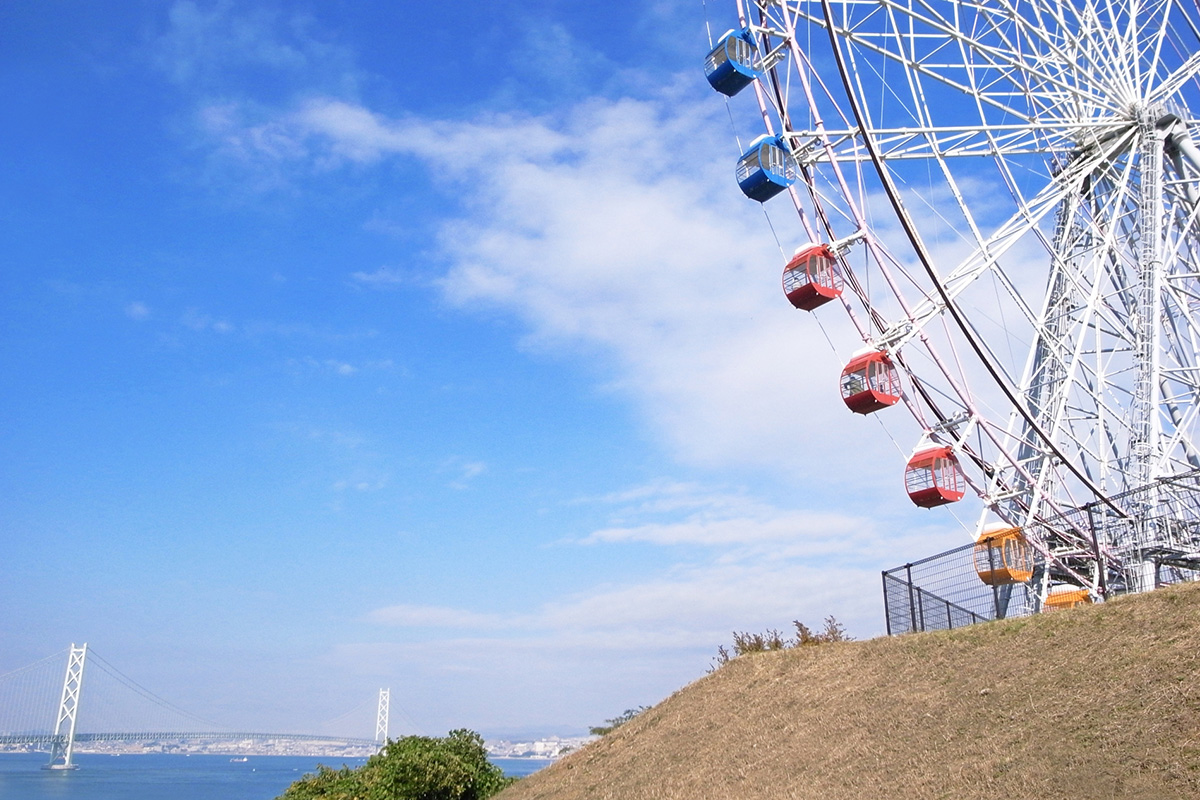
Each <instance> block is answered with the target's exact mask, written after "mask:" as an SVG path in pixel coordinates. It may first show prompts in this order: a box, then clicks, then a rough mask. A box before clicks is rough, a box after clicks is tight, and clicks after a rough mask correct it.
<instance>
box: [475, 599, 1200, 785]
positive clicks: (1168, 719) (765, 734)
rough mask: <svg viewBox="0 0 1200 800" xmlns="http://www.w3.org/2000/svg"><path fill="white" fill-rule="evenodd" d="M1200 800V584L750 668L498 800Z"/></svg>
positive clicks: (778, 656) (648, 716)
mask: <svg viewBox="0 0 1200 800" xmlns="http://www.w3.org/2000/svg"><path fill="white" fill-rule="evenodd" d="M881 797H903V798H953V800H961V799H962V798H985V797H986V798H995V797H1013V798H1074V797H1078V798H1155V800H1158V799H1159V798H1162V799H1164V800H1165V799H1166V798H1200V584H1192V585H1188V586H1179V587H1173V588H1168V589H1162V590H1159V591H1157V592H1153V593H1151V594H1147V595H1142V596H1138V597H1128V598H1120V599H1117V600H1114V601H1112V602H1110V603H1107V604H1104V605H1098V606H1093V607H1089V608H1081V609H1076V610H1073V611H1063V612H1057V613H1053V614H1044V615H1041V616H1038V617H1031V618H1026V619H1019V620H1011V621H1006V622H993V623H988V624H985V625H977V626H974V627H970V628H963V629H960V630H956V631H945V632H938V633H926V634H916V635H907V636H901V637H894V638H881V639H874V640H871V641H866V642H852V643H846V644H830V645H820V646H816V647H805V648H799V649H796V650H789V651H783V652H775V653H762V654H757V655H749V656H742V657H741V658H738V659H735V660H734V661H732V662H731V663H729V664H727V665H726V666H724V667H722V668H721V669H720V670H718V671H716V672H714V673H712V674H711V675H708V676H706V677H704V678H702V679H701V680H699V681H696V682H695V683H693V684H692V685H690V686H688V687H686V688H684V689H682V690H680V691H679V692H676V693H675V694H674V695H672V696H671V697H669V698H668V699H667V700H665V701H663V702H662V703H660V704H659V705H657V706H655V707H654V708H653V709H651V710H649V711H646V712H644V713H643V714H642V715H641V716H639V717H638V718H636V719H635V720H634V721H632V722H630V723H627V724H626V725H625V726H623V727H621V728H620V729H618V730H617V731H616V732H614V733H612V734H610V735H608V736H606V737H604V738H603V739H601V740H599V741H597V742H594V743H593V744H591V745H589V746H587V747H586V748H584V749H582V750H580V751H579V752H577V753H574V754H572V755H570V756H568V757H566V758H564V759H563V760H561V761H559V762H558V763H556V764H554V765H552V766H550V767H548V768H547V769H544V770H542V771H541V772H538V773H536V774H534V775H532V776H530V777H528V778H526V779H524V780H522V781H520V782H519V783H517V784H516V785H515V786H513V787H511V788H509V789H508V790H506V791H505V792H503V793H502V794H500V795H499V800H585V798H586V800H604V799H605V798H619V799H621V800H658V799H659V798H661V799H663V800H705V799H706V798H714V799H715V798H720V800H734V799H736V800H756V798H762V799H763V800H783V799H784V798H822V799H823V800H839V799H840V798H854V800H860V799H861V798H881Z"/></svg>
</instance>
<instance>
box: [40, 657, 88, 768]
mask: <svg viewBox="0 0 1200 800" xmlns="http://www.w3.org/2000/svg"><path fill="white" fill-rule="evenodd" d="M86 663H87V642H84V643H83V646H82V647H76V646H75V644H74V643H72V644H71V651H70V653H69V655H68V656H67V673H66V675H65V676H64V677H63V689H62V699H61V700H60V701H59V704H58V715H57V717H56V721H55V723H54V738H53V747H52V749H51V751H50V762H49V763H48V764H46V769H75V768H76V767H75V762H74V761H72V757H73V756H74V755H75V723H76V722H77V721H78V717H79V696H80V693H81V692H82V691H83V668H84V665H85V664H86ZM64 728H65V730H64Z"/></svg>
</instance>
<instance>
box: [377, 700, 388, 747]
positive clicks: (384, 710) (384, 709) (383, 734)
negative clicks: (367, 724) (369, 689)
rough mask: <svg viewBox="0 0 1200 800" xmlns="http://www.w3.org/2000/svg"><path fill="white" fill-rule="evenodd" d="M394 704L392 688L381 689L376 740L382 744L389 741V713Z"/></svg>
mask: <svg viewBox="0 0 1200 800" xmlns="http://www.w3.org/2000/svg"><path fill="white" fill-rule="evenodd" d="M391 705H392V690H391V689H380V690H379V710H378V711H377V712H376V714H375V741H377V742H379V743H380V744H387V741H388V713H389V712H390V710H391Z"/></svg>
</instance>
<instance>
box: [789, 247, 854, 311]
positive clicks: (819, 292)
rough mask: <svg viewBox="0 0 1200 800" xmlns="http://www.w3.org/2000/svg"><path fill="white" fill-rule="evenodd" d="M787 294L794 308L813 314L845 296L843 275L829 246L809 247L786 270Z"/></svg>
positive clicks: (799, 252)
mask: <svg viewBox="0 0 1200 800" xmlns="http://www.w3.org/2000/svg"><path fill="white" fill-rule="evenodd" d="M783 293H784V294H785V295H787V299H788V301H790V302H791V304H792V305H793V306H795V307H796V308H799V309H803V310H804V311H812V310H813V309H814V308H817V307H818V306H823V305H825V304H826V303H828V302H829V301H830V300H833V299H834V298H835V297H840V296H841V294H842V275H841V273H840V272H838V269H837V261H836V260H835V259H834V257H833V251H831V250H830V249H829V245H825V244H807V245H805V246H804V247H801V248H800V249H799V250H797V251H796V254H795V255H794V256H792V260H791V261H789V262H788V263H787V266H785V267H784V268H783Z"/></svg>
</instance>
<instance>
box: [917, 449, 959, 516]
mask: <svg viewBox="0 0 1200 800" xmlns="http://www.w3.org/2000/svg"><path fill="white" fill-rule="evenodd" d="M965 486H966V481H965V479H964V478H963V474H962V470H960V469H959V467H958V457H957V456H955V455H954V450H952V449H951V448H949V447H941V446H939V445H934V446H932V447H926V448H924V449H922V450H918V451H917V452H916V453H913V456H912V458H910V459H909V460H908V466H907V467H905V469H904V488H905V489H907V490H908V496H909V499H911V500H912V501H913V502H914V503H915V504H917V505H918V506H921V507H922V508H933V507H934V506H944V505H946V504H947V503H957V502H958V501H959V500H961V499H962V497H963V495H964V494H965V493H966V491H965Z"/></svg>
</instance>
